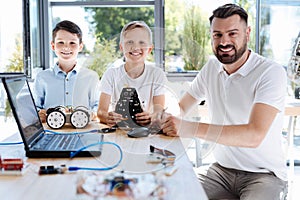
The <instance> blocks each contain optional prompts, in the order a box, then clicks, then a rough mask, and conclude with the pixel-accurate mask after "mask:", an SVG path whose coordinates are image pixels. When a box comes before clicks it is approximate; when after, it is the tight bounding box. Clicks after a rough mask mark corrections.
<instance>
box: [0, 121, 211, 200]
mask: <svg viewBox="0 0 300 200" xmlns="http://www.w3.org/2000/svg"><path fill="white" fill-rule="evenodd" d="M100 127H103V125H100V124H98V123H97V124H90V125H88V127H87V129H94V128H100ZM68 131H69V130H68ZM82 131H83V130H82ZM16 140H18V137H17V139H16ZM104 140H105V141H111V142H115V143H117V144H118V145H119V146H120V147H121V148H122V150H123V160H122V162H121V164H120V166H119V167H117V168H116V169H114V170H111V171H107V172H103V174H105V173H110V172H112V171H117V170H125V171H126V172H129V173H137V174H138V173H145V172H151V171H157V170H160V169H162V165H161V164H148V163H146V154H148V153H149V152H150V151H149V145H150V144H152V145H154V146H156V147H158V148H165V149H168V150H170V151H172V152H174V153H175V154H176V162H175V165H176V166H177V167H178V170H177V172H176V173H175V174H173V175H172V176H168V177H166V179H165V187H166V189H167V193H166V195H165V196H166V198H165V199H171V200H173V199H189V200H190V199H207V197H206V194H205V192H204V190H203V188H202V186H201V184H200V183H199V181H198V179H197V177H196V176H195V173H194V171H193V168H192V164H191V162H190V161H189V159H188V157H187V155H186V153H185V146H187V145H188V143H189V142H190V141H189V140H180V139H179V138H171V137H166V136H162V135H156V136H151V137H147V138H138V139H134V138H128V137H127V135H126V132H124V131H121V130H118V131H117V132H115V133H108V134H106V135H105V136H104ZM9 151H10V152H12V153H13V154H14V155H24V151H23V145H18V146H10V147H8V146H2V147H1V148H0V154H2V153H5V154H6V155H7V152H9ZM118 159H119V153H118V150H117V149H116V148H115V147H114V146H110V145H104V146H103V152H102V155H101V156H100V157H99V158H74V159H60V158H58V159H27V160H26V163H28V169H27V171H26V172H25V174H24V175H22V176H0V197H4V198H5V199H6V200H16V199H23V200H27V199H28V200H35V199H47V200H52V199H53V200H57V199H71V200H74V199H76V198H78V196H76V181H77V179H78V176H79V174H80V173H82V171H77V172H75V173H66V174H55V175H38V170H39V167H40V166H41V165H54V166H59V165H61V164H66V165H67V166H81V167H98V168H99V167H105V166H108V165H110V164H111V163H115V162H116V161H117V160H118ZM100 173H102V172H100ZM1 199H2V198H1Z"/></svg>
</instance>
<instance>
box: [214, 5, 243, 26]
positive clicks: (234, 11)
mask: <svg viewBox="0 0 300 200" xmlns="http://www.w3.org/2000/svg"><path fill="white" fill-rule="evenodd" d="M232 15H239V16H240V18H241V19H242V20H244V21H245V22H246V25H247V24H248V14H247V12H246V11H245V10H244V9H243V8H242V7H240V6H238V5H236V4H231V3H229V4H225V5H223V6H220V7H218V8H217V9H215V10H214V11H213V14H212V16H210V17H209V22H210V24H211V23H212V20H213V19H214V18H215V17H217V18H223V19H224V18H227V17H230V16H232Z"/></svg>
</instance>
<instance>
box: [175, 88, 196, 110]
mask: <svg viewBox="0 0 300 200" xmlns="http://www.w3.org/2000/svg"><path fill="white" fill-rule="evenodd" d="M196 103H197V99H195V98H194V97H193V96H192V95H190V94H189V93H188V92H186V93H185V94H184V95H183V97H182V98H181V99H180V101H179V107H180V113H181V115H182V116H184V115H186V114H187V113H188V112H189V111H190V110H191V108H193V106H194V105H195V104H196Z"/></svg>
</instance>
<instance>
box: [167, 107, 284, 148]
mask: <svg viewBox="0 0 300 200" xmlns="http://www.w3.org/2000/svg"><path fill="white" fill-rule="evenodd" d="M278 112H279V111H278V110H277V109H276V108H275V107H272V106H270V105H267V104H262V103H256V104H255V105H254V106H253V108H252V112H251V115H250V117H249V122H248V123H247V124H240V125H224V126H222V125H212V124H206V123H199V122H189V121H184V120H181V119H180V118H177V117H174V116H171V115H169V116H166V118H165V119H164V122H163V126H162V128H163V132H164V133H165V134H166V135H169V136H180V137H199V138H201V139H204V140H208V141H212V142H216V143H219V144H223V145H228V146H238V147H248V148H256V147H258V146H259V145H260V143H261V142H262V141H263V139H264V138H265V136H266V134H267V132H268V130H269V128H270V126H271V124H272V122H273V121H274V119H275V117H276V114H277V113H278Z"/></svg>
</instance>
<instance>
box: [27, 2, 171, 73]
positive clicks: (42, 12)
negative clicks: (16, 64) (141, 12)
mask: <svg viewBox="0 0 300 200" xmlns="http://www.w3.org/2000/svg"><path fill="white" fill-rule="evenodd" d="M31 3H36V5H37V6H36V7H37V10H34V11H33V12H36V14H37V16H38V19H36V20H38V26H39V27H38V29H39V31H38V32H37V33H36V34H37V37H38V38H40V39H39V44H40V46H39V51H38V52H36V53H37V55H38V58H39V59H40V60H39V63H41V66H40V68H41V69H42V70H44V69H46V68H49V65H50V54H51V49H50V45H49V39H50V35H49V34H50V32H51V28H50V24H51V23H50V22H51V21H50V15H49V13H50V10H51V8H52V7H54V6H81V7H82V6H94V7H126V6H129V7H138V6H153V7H154V21H155V27H157V28H156V29H155V33H154V42H155V49H154V52H155V61H156V62H157V63H162V66H160V67H162V68H163V69H164V60H165V58H164V24H165V23H164V0H147V1H130V0H127V1H91V2H89V1H71V2H70V1H50V0H24V1H23V20H24V40H23V45H24V73H26V74H27V75H28V77H30V78H32V75H33V74H32V69H33V60H32V53H33V52H32V47H31V41H32V40H31V39H32V38H31V34H32V30H31V22H32V20H33V19H30V15H31V13H30V12H31V10H30V5H31Z"/></svg>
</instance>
